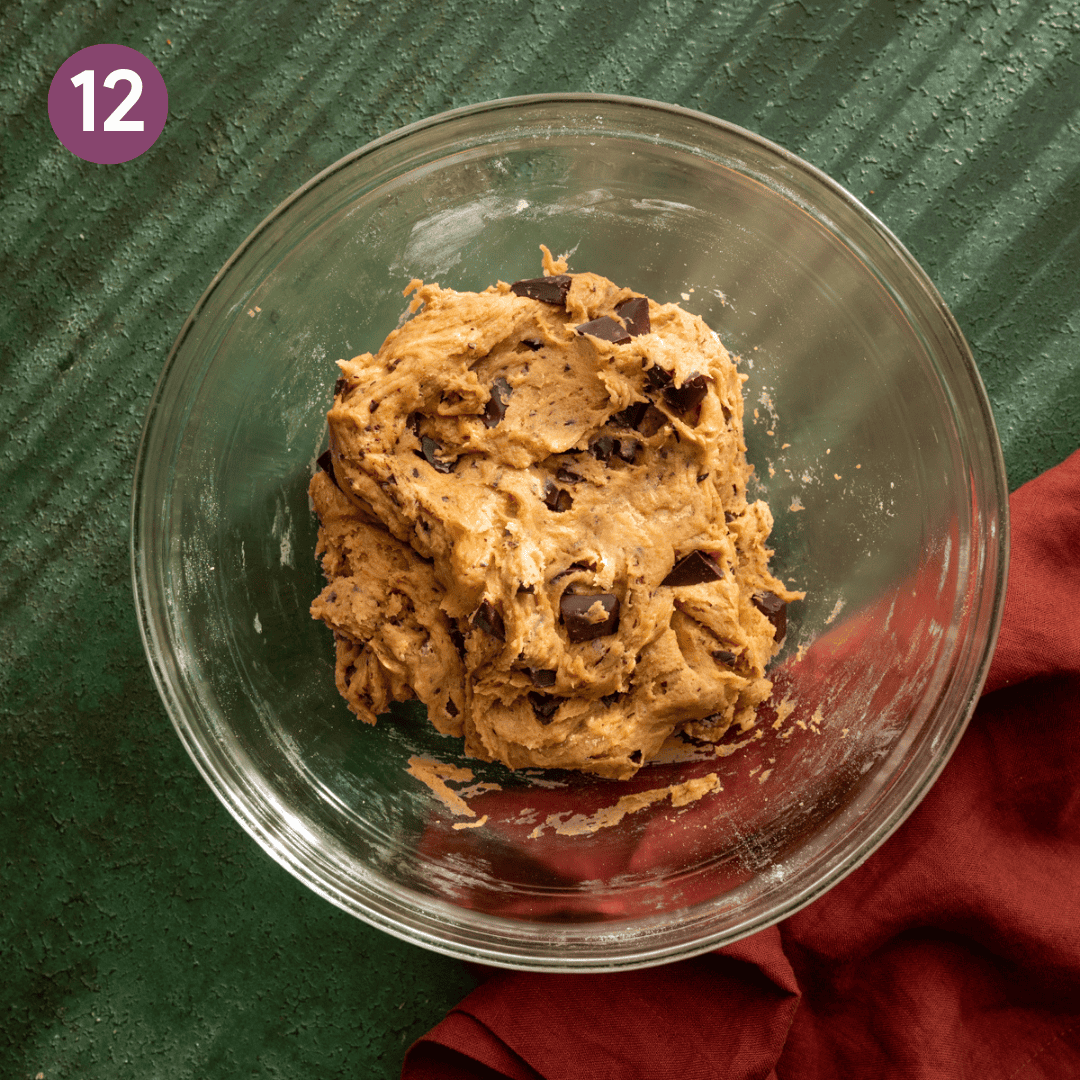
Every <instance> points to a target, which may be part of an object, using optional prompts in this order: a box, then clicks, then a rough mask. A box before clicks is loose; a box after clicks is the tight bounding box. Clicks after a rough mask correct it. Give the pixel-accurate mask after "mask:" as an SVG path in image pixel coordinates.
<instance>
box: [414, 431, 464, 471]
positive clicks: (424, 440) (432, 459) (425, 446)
mask: <svg viewBox="0 0 1080 1080" xmlns="http://www.w3.org/2000/svg"><path fill="white" fill-rule="evenodd" d="M441 449H442V447H441V446H440V445H439V444H438V443H437V442H436V441H435V440H434V439H432V438H430V437H428V436H427V435H424V436H422V437H421V439H420V451H419V454H418V456H419V457H422V458H423V459H424V460H425V461H426V462H427V463H428V464H429V465H430V466H431V467H432V468H433V469H434V470H435V471H436V472H441V473H451V472H453V471H454V466H455V465H456V464H457V460H456V459H455V460H454V461H445V460H444V459H443V458H438V457H436V456H435V455H436V454H437V453H438V452H439V451H440V450H441ZM414 453H416V451H414Z"/></svg>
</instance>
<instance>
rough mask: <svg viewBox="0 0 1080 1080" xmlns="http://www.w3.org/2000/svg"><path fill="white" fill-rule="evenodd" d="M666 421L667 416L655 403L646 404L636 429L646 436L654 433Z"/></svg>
mask: <svg viewBox="0 0 1080 1080" xmlns="http://www.w3.org/2000/svg"><path fill="white" fill-rule="evenodd" d="M667 422H668V418H667V417H666V416H665V415H664V414H663V413H662V412H661V411H660V410H659V409H658V408H657V407H656V406H655V405H647V406H646V407H645V412H644V413H642V416H641V419H640V420H639V421H638V425H637V429H638V431H640V432H641V434H642V435H644V436H645V438H648V437H649V436H650V435H655V434H656V433H657V432H658V431H659V430H660V429H661V428H662V427H663V426H664V425H665V424H666V423H667Z"/></svg>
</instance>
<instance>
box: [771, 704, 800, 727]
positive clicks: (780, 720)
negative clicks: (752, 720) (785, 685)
mask: <svg viewBox="0 0 1080 1080" xmlns="http://www.w3.org/2000/svg"><path fill="white" fill-rule="evenodd" d="M794 711H795V702H794V701H792V700H791V699H790V698H784V700H783V701H781V702H780V704H779V705H777V706H776V719H775V720H774V721H773V725H772V726H773V727H774V728H781V727H783V726H784V721H785V720H786V719H787V718H788V717H789V716H790V715H791V714H792V713H793V712H794Z"/></svg>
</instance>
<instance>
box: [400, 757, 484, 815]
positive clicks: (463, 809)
mask: <svg viewBox="0 0 1080 1080" xmlns="http://www.w3.org/2000/svg"><path fill="white" fill-rule="evenodd" d="M405 771H406V772H407V773H409V774H410V775H412V776H415V777H416V779H417V780H419V781H420V782H421V783H423V784H427V786H428V787H429V788H431V790H432V791H433V792H434V793H435V796H436V798H438V799H439V800H440V802H442V804H443V805H444V806H445V807H446V809H447V810H449V811H450V813H452V814H460V815H461V816H463V817H476V811H475V810H473V809H472V807H471V806H469V804H468V803H467V802H466V801H465V800H464V799H463V798H462V797H461V795H460V794H458V792H456V791H454V790H453V788H451V787H449V786H448V785H447V783H446V781H447V780H471V779H472V778H473V772H472V769H465V768H462V767H461V766H460V765H450V764H448V763H446V762H443V761H436V760H435V759H434V758H426V757H419V756H416V755H414V756H413V757H411V758H409V764H408V767H407V768H406V770H405Z"/></svg>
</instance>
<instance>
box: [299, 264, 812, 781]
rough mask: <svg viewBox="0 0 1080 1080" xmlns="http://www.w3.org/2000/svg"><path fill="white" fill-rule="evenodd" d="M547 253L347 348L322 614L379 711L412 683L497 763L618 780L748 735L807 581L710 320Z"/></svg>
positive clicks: (316, 490) (412, 305)
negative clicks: (674, 746)
mask: <svg viewBox="0 0 1080 1080" xmlns="http://www.w3.org/2000/svg"><path fill="white" fill-rule="evenodd" d="M543 251H544V261H543V268H544V276H543V277H541V278H533V279H526V280H523V281H520V282H515V283H513V284H512V285H511V284H507V283H505V282H498V283H496V284H495V285H492V286H490V287H489V288H488V289H487V290H485V291H484V292H481V293H466V292H455V291H454V290H452V289H444V288H440V287H439V286H438V285H436V284H425V283H423V282H420V281H419V280H413V281H411V282H410V283H409V286H408V288H407V289H406V290H405V293H406V295H408V296H410V301H409V309H410V312H412V317H411V318H408V319H406V320H405V321H404V322H403V323H402V325H401V326H399V327H398V328H397V329H396V330H394V331H392V332H391V333H390V334H389V336H388V337H387V338H386V340H385V342H384V343H383V345H382V347H381V348H380V349H379V350H378V352H377V353H374V354H372V353H364V354H362V355H360V356H357V357H354V358H353V359H352V360H343V361H339V364H338V366H339V368H340V377H339V378H338V381H337V383H336V385H335V390H334V404H333V407H332V408H331V409H330V412H329V414H328V420H329V430H330V449H329V450H328V451H327V452H326V453H325V454H324V455H322V456H321V457H320V459H319V465H320V468H319V471H317V472H316V474H315V475H314V477H313V478H312V481H311V485H310V489H309V492H310V495H311V500H312V505H313V507H314V510H315V512H316V514H317V515H318V518H319V534H318V543H317V547H316V555H317V557H319V558H320V559H321V560H322V569H323V573H324V575H325V577H326V579H327V585H326V587H325V588H324V589H323V590H322V592H321V593H320V594H319V596H318V597H317V598H316V599H315V601H314V602H313V604H312V606H311V614H312V615H313V617H315V618H316V619H320V620H322V621H323V622H325V623H326V624H327V625H328V626H329V627H330V628H331V630H332V631H333V633H334V647H335V660H336V663H335V680H336V683H337V687H338V690H339V692H340V693H341V695H342V696H343V697H344V699H345V701H346V702H347V704H348V706H349V708H350V709H352V711H353V712H354V713H355V714H356V715H357V717H358V718H359V719H361V720H363V721H364V722H366V723H372V724H373V723H375V722H376V719H377V717H378V716H379V715H380V714H382V713H385V712H386V711H387V709H388V707H389V704H390V703H391V702H393V701H402V700H408V699H412V698H417V699H419V700H420V701H421V702H423V703H424V705H425V706H426V708H427V713H428V718H429V720H430V722H431V723H432V724H433V725H434V727H435V728H436V729H437V730H438V731H439V732H441V733H443V734H446V735H451V736H456V737H458V738H461V739H463V740H464V745H465V751H466V752H467V753H468V754H469V755H471V756H473V757H475V758H478V759H480V760H484V761H500V762H502V763H503V764H505V765H507V766H509V767H510V768H512V769H521V768H545V769H546V768H563V769H576V770H582V771H586V772H590V773H595V774H597V775H600V776H607V777H613V778H619V779H621V778H627V777H629V776H632V775H633V774H634V773H635V772H637V770H638V769H639V768H641V766H642V765H643V764H644V763H646V762H648V761H650V760H652V759H653V758H654V757H655V756H656V755H657V754H658V753H659V752H660V750H661V748H662V746H663V745H664V743H665V740H667V739H668V737H669V736H671V735H672V734H684V735H686V736H688V737H690V738H691V739H693V740H697V741H699V742H717V741H718V740H719V739H720V738H721V737H722V736H723V735H724V733H725V732H726V731H727V730H728V729H729V728H730V727H731V726H732V724H736V723H737V724H739V725H740V729H741V730H746V729H748V728H749V727H750V726H752V721H753V717H754V715H755V712H756V709H757V707H758V705H759V704H760V703H761V702H763V701H764V700H765V699H766V698H767V697H768V696H769V694H770V692H771V689H772V684H771V682H770V681H769V679H768V678H766V676H765V672H766V668H767V665H768V664H769V662H770V660H771V659H772V657H773V656H774V655H775V654H776V653H777V651H778V650H779V647H780V643H781V641H782V640H783V637H784V633H785V629H786V607H787V604H788V603H790V602H792V601H794V600H797V599H800V598H801V597H802V596H803V594H802V593H799V592H795V591H792V590H790V589H788V588H787V587H786V586H785V584H784V583H783V582H782V581H780V580H779V579H777V578H776V577H775V576H773V574H772V573H771V572H770V570H769V560H770V558H771V555H772V552H771V551H770V550H769V547H768V540H769V534H770V532H771V530H772V526H773V518H772V514H771V513H770V511H769V507H768V506H767V505H766V504H765V502H763V501H760V500H758V501H751V500H748V498H747V484H748V482H749V480H750V477H751V474H752V472H753V470H752V467H751V466H750V465H748V464H747V462H746V444H745V441H744V437H743V397H742V384H743V382H744V380H745V379H746V376H745V375H742V374H740V373H739V372H738V371H737V370H736V367H735V364H734V363H733V362H732V359H731V357H730V355H729V354H728V352H727V351H726V349H725V348H724V347H723V345H722V344H721V343H720V340H719V338H718V337H717V335H716V334H715V333H714V332H713V331H712V330H711V329H710V328H709V327H708V326H707V325H706V324H705V323H704V322H703V321H702V320H701V319H700V318H699V317H697V316H695V315H691V314H689V313H687V312H686V311H684V310H683V309H682V308H680V307H679V306H678V305H676V304H658V303H656V302H655V301H653V300H650V299H648V298H646V297H644V296H642V295H641V294H639V293H636V292H634V291H633V290H632V289H628V288H624V287H621V286H619V285H616V284H614V283H612V282H611V281H608V280H607V279H606V278H603V277H600V276H599V275H596V274H591V273H571V272H569V270H568V267H567V265H566V261H565V259H554V258H553V257H552V256H551V253H550V252H549V251H547V249H546V248H545V249H543ZM762 400H763V403H764V404H766V405H767V407H768V408H769V409H770V410H771V401H770V400H769V399H768V397H767V395H764V396H763V399H762ZM425 782H427V781H426V780H425ZM444 786H445V785H444Z"/></svg>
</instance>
